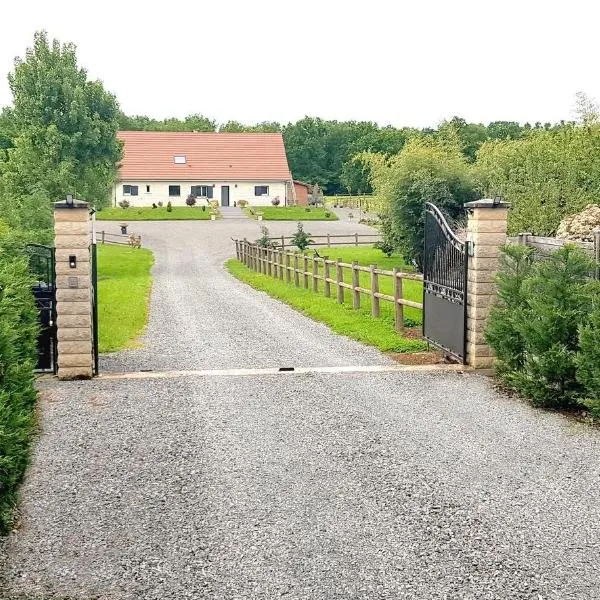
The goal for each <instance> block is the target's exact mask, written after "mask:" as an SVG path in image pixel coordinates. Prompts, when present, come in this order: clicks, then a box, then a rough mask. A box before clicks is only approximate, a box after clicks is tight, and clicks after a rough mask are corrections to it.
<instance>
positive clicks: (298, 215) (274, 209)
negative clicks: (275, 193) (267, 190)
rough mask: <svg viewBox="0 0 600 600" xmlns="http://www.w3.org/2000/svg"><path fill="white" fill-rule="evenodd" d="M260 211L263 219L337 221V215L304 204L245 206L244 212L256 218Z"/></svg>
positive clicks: (325, 209)
mask: <svg viewBox="0 0 600 600" xmlns="http://www.w3.org/2000/svg"><path fill="white" fill-rule="evenodd" d="M251 210H252V211H253V212H254V213H262V215H263V220H264V221H337V215H336V214H335V213H334V212H333V211H331V210H329V209H327V208H323V207H322V206H320V207H304V206H253V207H252V208H246V211H245V212H246V214H247V215H248V216H249V217H250V218H252V219H256V214H254V215H253V214H252V213H251V212H250V211H251Z"/></svg>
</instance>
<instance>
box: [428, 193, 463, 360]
mask: <svg viewBox="0 0 600 600" xmlns="http://www.w3.org/2000/svg"><path fill="white" fill-rule="evenodd" d="M468 268H469V242H463V241H462V240H460V239H459V238H458V237H457V236H456V234H455V233H454V232H453V231H452V229H451V228H450V226H449V225H448V222H447V221H446V219H445V217H444V215H443V214H442V213H441V211H440V210H439V209H438V208H437V206H435V205H434V204H432V203H431V202H427V203H426V205H425V244H424V253H423V337H424V339H425V340H427V341H428V342H430V343H431V344H433V345H434V346H437V347H438V348H441V349H442V350H444V351H445V352H447V353H448V354H450V355H452V356H454V357H456V358H458V359H459V360H461V361H462V363H463V364H465V363H466V361H467V274H468Z"/></svg>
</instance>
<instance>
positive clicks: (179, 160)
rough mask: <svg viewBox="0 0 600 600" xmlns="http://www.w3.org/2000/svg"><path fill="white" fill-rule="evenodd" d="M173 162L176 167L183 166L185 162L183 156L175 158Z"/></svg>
mask: <svg viewBox="0 0 600 600" xmlns="http://www.w3.org/2000/svg"><path fill="white" fill-rule="evenodd" d="M173 160H174V161H175V164H176V165H185V162H186V160H185V156H175V157H174V158H173Z"/></svg>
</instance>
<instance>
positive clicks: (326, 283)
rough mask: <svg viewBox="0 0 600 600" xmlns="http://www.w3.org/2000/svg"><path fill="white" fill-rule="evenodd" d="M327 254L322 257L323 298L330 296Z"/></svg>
mask: <svg viewBox="0 0 600 600" xmlns="http://www.w3.org/2000/svg"><path fill="white" fill-rule="evenodd" d="M329 267H330V265H329V256H324V257H323V292H324V294H325V298H331V282H330V281H329V280H330V279H331V273H330V269H329Z"/></svg>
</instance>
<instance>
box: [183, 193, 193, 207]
mask: <svg viewBox="0 0 600 600" xmlns="http://www.w3.org/2000/svg"><path fill="white" fill-rule="evenodd" d="M185 203H186V204H187V205H188V206H195V205H196V196H194V195H192V194H190V195H189V196H188V197H187V198H186V199H185Z"/></svg>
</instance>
